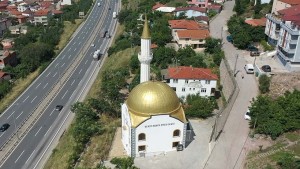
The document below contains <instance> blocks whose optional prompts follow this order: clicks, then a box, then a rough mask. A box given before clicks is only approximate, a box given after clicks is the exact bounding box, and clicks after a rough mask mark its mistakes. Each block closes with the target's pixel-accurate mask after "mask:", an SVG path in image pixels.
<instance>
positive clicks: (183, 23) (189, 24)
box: [168, 19, 202, 30]
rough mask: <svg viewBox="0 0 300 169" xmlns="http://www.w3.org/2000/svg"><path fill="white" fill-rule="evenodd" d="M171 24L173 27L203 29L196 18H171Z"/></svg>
mask: <svg viewBox="0 0 300 169" xmlns="http://www.w3.org/2000/svg"><path fill="white" fill-rule="evenodd" d="M168 22H169V25H170V26H171V28H172V29H188V30H197V29H201V28H202V27H201V25H200V24H198V22H196V21H194V20H184V19H181V20H169V21H168Z"/></svg>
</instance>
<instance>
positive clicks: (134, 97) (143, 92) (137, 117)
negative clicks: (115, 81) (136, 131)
mask: <svg viewBox="0 0 300 169" xmlns="http://www.w3.org/2000/svg"><path fill="white" fill-rule="evenodd" d="M126 105H127V107H128V110H129V113H130V116H131V121H132V125H133V126H137V125H139V124H140V123H141V122H143V121H145V120H147V119H148V118H150V116H152V115H159V114H170V115H171V116H173V117H175V118H177V119H178V120H181V121H182V122H185V115H184V111H183V109H182V106H181V103H180V102H179V99H178V97H177V95H176V93H175V91H174V90H173V89H172V88H171V87H170V86H168V85H167V84H165V83H163V82H152V81H147V82H144V83H141V84H139V85H137V86H136V87H135V88H134V89H133V90H132V91H131V92H130V94H129V96H128V99H127V101H126Z"/></svg>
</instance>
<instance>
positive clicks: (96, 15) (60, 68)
mask: <svg viewBox="0 0 300 169" xmlns="http://www.w3.org/2000/svg"><path fill="white" fill-rule="evenodd" d="M97 2H101V6H100V7H98V6H97V3H96V5H95V6H94V8H93V10H92V11H91V14H90V16H89V17H88V18H87V19H86V21H85V23H84V24H83V25H82V27H81V29H80V30H79V31H78V32H76V34H75V35H74V36H73V38H72V39H71V40H70V42H69V44H68V45H67V46H66V47H65V49H64V50H63V51H62V52H61V53H60V55H59V56H58V57H57V58H56V59H55V60H54V61H53V62H52V63H51V64H50V65H49V67H48V68H47V69H46V70H45V71H44V72H43V73H42V74H41V75H40V76H39V77H38V78H37V79H36V80H35V81H34V82H33V83H32V84H31V85H30V86H29V87H28V89H27V90H26V91H25V92H24V93H23V94H22V95H21V96H20V97H19V98H18V99H17V100H16V101H15V102H14V103H13V104H12V105H11V106H10V107H9V108H8V109H7V110H6V111H5V112H4V113H3V114H2V115H1V117H0V124H3V123H9V124H10V125H11V126H10V128H9V129H8V130H7V131H5V132H3V133H2V134H1V135H0V145H2V144H3V143H4V142H5V141H6V140H7V139H8V138H9V137H10V135H11V134H13V133H14V132H15V130H16V128H17V127H18V126H19V125H21V123H22V122H23V121H24V120H25V119H26V118H27V117H28V116H29V115H30V113H31V112H32V111H33V110H34V109H35V107H37V106H38V104H39V103H40V102H41V101H42V100H43V98H45V97H46V96H47V94H48V93H49V92H50V91H51V90H52V88H53V86H54V85H56V84H57V83H59V85H62V89H61V91H60V92H59V93H58V95H57V96H56V97H55V98H54V100H53V101H52V102H51V103H50V104H49V106H48V107H47V109H46V110H45V111H44V113H43V114H42V116H41V117H40V118H39V119H38V121H37V122H36V123H35V125H34V126H33V127H32V128H31V130H30V131H29V133H28V134H27V135H26V136H25V137H24V138H22V141H21V142H20V144H19V145H18V146H17V147H16V149H15V150H14V151H13V152H12V154H11V155H10V156H9V157H8V158H7V160H6V161H5V162H4V164H3V165H2V166H1V168H5V169H9V168H12V169H16V168H22V167H23V168H35V167H37V164H38V163H39V162H40V159H41V158H42V156H43V155H44V153H45V151H49V149H48V148H49V144H50V143H51V142H52V141H51V140H53V137H54V136H56V135H57V131H58V130H59V129H60V127H61V126H62V123H63V122H64V121H65V119H66V118H67V117H68V116H69V115H70V105H71V104H73V103H74V102H76V101H77V99H78V97H79V95H80V94H81V93H82V90H83V89H84V88H85V86H86V84H87V83H88V81H89V79H90V78H91V75H92V73H93V72H94V71H95V68H96V67H97V66H98V65H99V61H95V60H93V58H92V55H93V53H94V51H95V50H97V49H100V50H101V51H102V53H104V52H105V51H106V50H107V47H108V43H109V41H110V39H107V38H101V37H100V35H101V32H102V30H108V31H109V33H110V34H111V33H112V32H113V30H114V26H115V23H116V20H115V19H113V18H112V13H113V12H114V11H115V10H116V4H117V0H111V1H104V0H102V1H100V0H98V1H97ZM105 3H106V4H107V6H109V8H111V9H110V10H108V9H107V6H106V9H104V6H105ZM101 15H104V17H103V23H102V26H101V30H97V33H96V35H95V34H92V33H93V29H95V28H96V26H97V24H98V23H99V22H100V19H101V17H100V16H101ZM95 36H96V37H95ZM90 39H93V41H92V43H93V44H94V46H91V44H89V42H90V41H89V40H90ZM85 45H87V46H88V49H87V52H86V53H82V49H83V47H84V46H85ZM80 54H85V55H84V58H83V59H82V61H81V63H80V64H79V65H78V67H77V68H76V70H75V71H74V72H73V73H72V75H71V77H70V78H69V79H68V81H67V82H66V83H65V84H60V83H61V82H60V81H59V79H60V78H61V77H62V75H63V73H64V72H65V71H66V70H67V68H68V67H69V66H70V65H71V64H72V62H73V61H74V60H75V57H78V56H79V55H80ZM56 105H64V108H63V109H62V110H61V111H55V106H56Z"/></svg>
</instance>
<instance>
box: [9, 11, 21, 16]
mask: <svg viewBox="0 0 300 169" xmlns="http://www.w3.org/2000/svg"><path fill="white" fill-rule="evenodd" d="M10 14H11V15H15V16H17V15H22V12H19V11H16V10H12V11H10Z"/></svg>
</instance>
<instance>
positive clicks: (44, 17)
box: [33, 9, 51, 25]
mask: <svg viewBox="0 0 300 169" xmlns="http://www.w3.org/2000/svg"><path fill="white" fill-rule="evenodd" d="M50 15H51V12H50V10H47V9H44V10H38V11H36V12H34V15H33V18H34V23H35V24H38V23H40V24H43V25H48V18H49V17H50Z"/></svg>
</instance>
